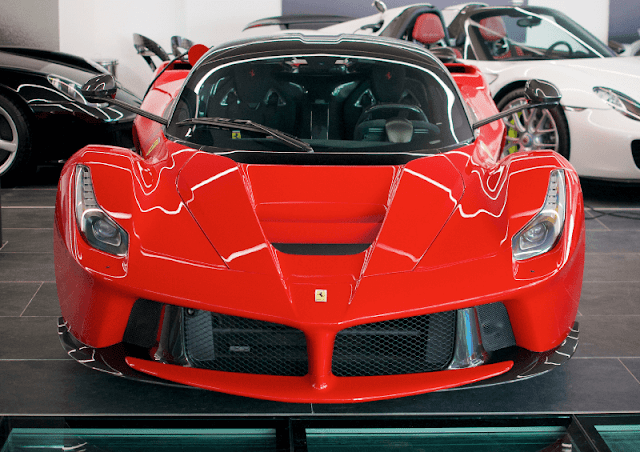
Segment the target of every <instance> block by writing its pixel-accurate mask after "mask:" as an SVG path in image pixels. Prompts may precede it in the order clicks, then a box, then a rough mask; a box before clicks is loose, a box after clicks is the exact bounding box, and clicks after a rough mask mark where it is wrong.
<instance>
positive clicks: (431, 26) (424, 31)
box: [411, 13, 445, 47]
mask: <svg viewBox="0 0 640 452" xmlns="http://www.w3.org/2000/svg"><path fill="white" fill-rule="evenodd" d="M411 37H412V38H413V40H414V41H418V42H420V43H422V44H424V45H425V46H427V47H429V46H430V45H431V44H435V43H436V42H438V41H440V40H441V39H444V37H445V34H444V27H443V26H442V21H441V20H440V17H438V16H437V15H436V14H431V13H425V14H421V15H420V16H418V18H417V19H416V23H415V25H414V26H413V32H412V35H411Z"/></svg>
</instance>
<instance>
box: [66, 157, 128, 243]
mask: <svg viewBox="0 0 640 452" xmlns="http://www.w3.org/2000/svg"><path fill="white" fill-rule="evenodd" d="M75 180H76V200H75V202H76V221H77V223H78V228H79V229H80V232H81V234H82V236H83V237H84V238H85V240H86V241H87V242H88V243H89V245H91V246H93V247H94V248H97V249H99V250H101V251H104V252H106V253H109V254H115V255H117V256H125V255H126V254H127V252H128V249H129V235H128V234H127V231H125V230H124V229H122V227H120V225H118V223H116V222H115V221H114V220H113V219H112V218H111V217H110V216H109V215H107V213H106V212H105V211H104V210H103V209H102V208H101V207H100V205H99V204H98V202H97V201H96V197H95V194H94V192H93V183H92V181H91V171H90V170H89V168H88V167H86V166H84V165H77V166H76V177H75Z"/></svg>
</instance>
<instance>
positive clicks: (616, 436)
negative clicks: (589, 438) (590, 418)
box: [596, 425, 640, 452]
mask: <svg viewBox="0 0 640 452" xmlns="http://www.w3.org/2000/svg"><path fill="white" fill-rule="evenodd" d="M596 430H597V431H598V433H600V436H602V439H604V441H605V443H607V446H609V449H611V450H612V452H638V451H640V425H596Z"/></svg>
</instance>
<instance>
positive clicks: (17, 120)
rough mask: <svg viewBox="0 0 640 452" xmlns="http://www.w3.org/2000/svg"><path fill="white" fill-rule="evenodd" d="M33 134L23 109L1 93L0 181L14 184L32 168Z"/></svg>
mask: <svg viewBox="0 0 640 452" xmlns="http://www.w3.org/2000/svg"><path fill="white" fill-rule="evenodd" d="M30 164H31V135H30V133H29V123H28V121H27V117H26V115H25V114H24V113H23V111H22V109H21V108H20V107H18V106H17V105H16V104H14V103H13V102H12V101H11V100H9V99H8V98H6V97H5V96H3V95H1V94H0V183H1V184H2V185H3V186H7V185H13V184H14V183H15V182H16V181H17V180H18V178H19V177H20V176H21V175H22V174H23V173H24V172H25V171H27V170H28V169H29V168H30Z"/></svg>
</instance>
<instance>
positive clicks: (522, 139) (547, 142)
mask: <svg viewBox="0 0 640 452" xmlns="http://www.w3.org/2000/svg"><path fill="white" fill-rule="evenodd" d="M524 103H526V100H525V99H524V98H522V97H521V98H517V99H514V100H512V101H511V102H509V103H508V104H507V105H505V106H504V107H503V108H502V111H504V110H508V109H509V108H513V107H516V106H518V105H522V104H524ZM503 121H504V124H505V125H506V126H507V140H506V142H505V146H504V148H503V149H502V155H503V156H507V155H509V154H513V153H514V152H520V151H535V150H544V151H555V152H558V150H559V146H560V136H559V133H558V126H557V124H556V121H555V119H553V116H551V113H550V112H549V110H547V109H546V108H533V109H528V110H523V111H521V112H519V113H514V114H512V115H510V116H507V117H506V118H503Z"/></svg>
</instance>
